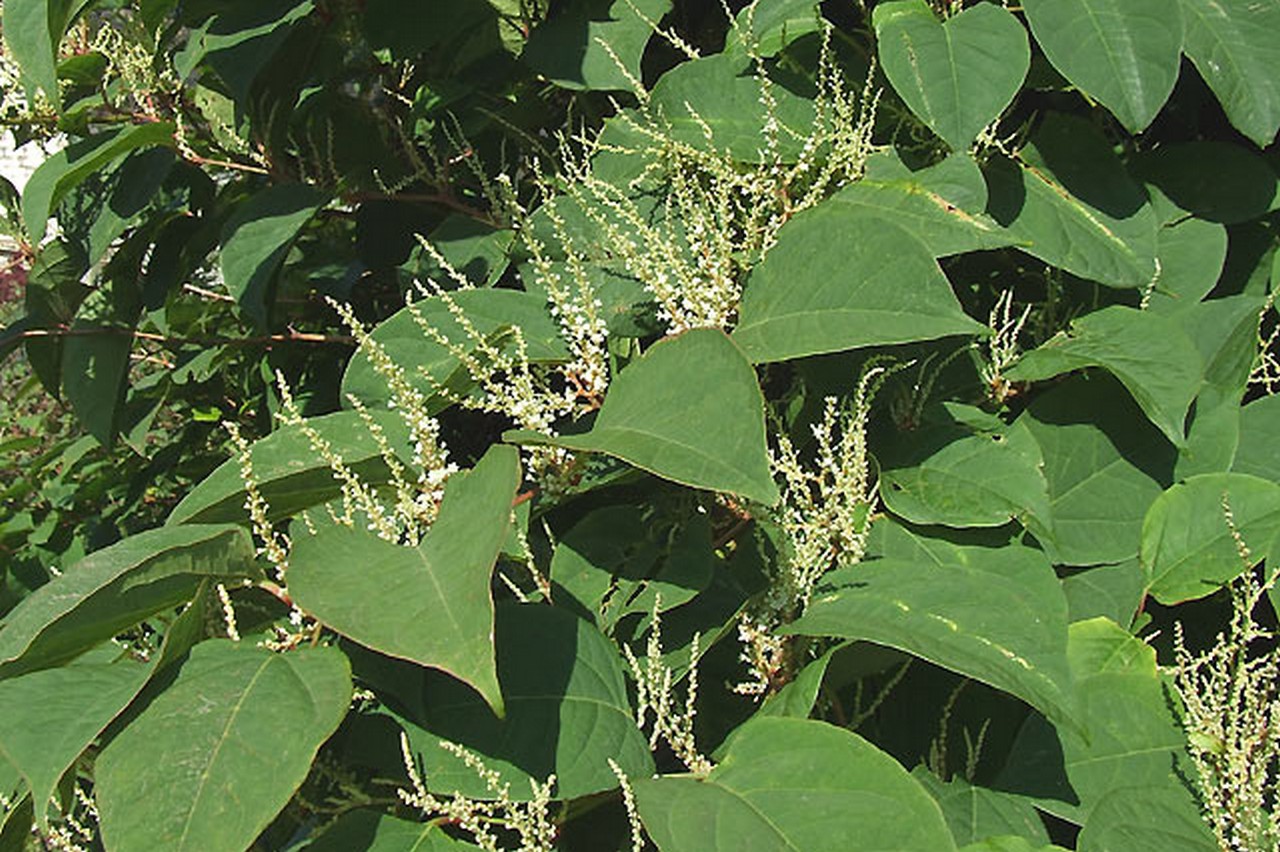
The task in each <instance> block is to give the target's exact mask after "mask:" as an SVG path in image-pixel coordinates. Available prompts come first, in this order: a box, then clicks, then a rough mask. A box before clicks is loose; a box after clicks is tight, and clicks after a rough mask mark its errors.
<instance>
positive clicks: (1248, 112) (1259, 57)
mask: <svg viewBox="0 0 1280 852" xmlns="http://www.w3.org/2000/svg"><path fill="white" fill-rule="evenodd" d="M1181 5H1182V13H1183V15H1184V16H1185V17H1186V23H1187V31H1186V35H1185V44H1184V46H1183V49H1184V50H1185V51H1186V53H1187V57H1188V58H1189V59H1190V60H1191V61H1192V62H1193V63H1195V66H1196V70H1197V71H1199V72H1200V76H1201V77H1203V78H1204V79H1205V82H1207V83H1208V84H1209V88H1211V89H1213V93H1214V94H1215V95H1217V96H1218V100H1219V101H1220V102H1221V103H1222V108H1223V109H1224V110H1226V113H1227V118H1228V119H1230V121H1231V123H1232V124H1233V125H1235V127H1236V129H1237V130H1239V131H1240V132H1241V133H1243V134H1244V135H1245V136H1247V137H1249V138H1250V139H1252V140H1253V141H1254V142H1256V143H1257V145H1258V147H1259V148H1265V147H1267V145H1269V144H1271V141H1272V140H1273V139H1275V136H1276V131H1277V129H1280V80H1277V79H1276V75H1275V74H1274V73H1273V69H1274V68H1275V67H1276V65H1277V63H1280V44H1277V43H1276V39H1275V34H1276V32H1277V31H1280V6H1276V4H1274V3H1255V2H1252V0H1182V2H1181Z"/></svg>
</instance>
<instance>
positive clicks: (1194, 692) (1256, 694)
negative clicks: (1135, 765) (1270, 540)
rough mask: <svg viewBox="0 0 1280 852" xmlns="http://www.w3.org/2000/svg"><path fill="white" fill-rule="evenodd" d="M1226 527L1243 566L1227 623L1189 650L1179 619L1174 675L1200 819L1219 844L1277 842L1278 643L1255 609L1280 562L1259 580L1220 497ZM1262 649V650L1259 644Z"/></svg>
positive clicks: (1251, 849) (1245, 846)
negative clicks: (1205, 643) (1207, 642)
mask: <svg viewBox="0 0 1280 852" xmlns="http://www.w3.org/2000/svg"><path fill="white" fill-rule="evenodd" d="M1223 511H1224V516H1225V520H1226V523H1227V527H1228V529H1229V530H1230V531H1231V534H1232V537H1233V538H1234V539H1235V541H1236V546H1237V549H1238V550H1239V551H1240V555H1241V560H1242V562H1243V563H1244V565H1245V566H1246V568H1247V569H1248V570H1246V571H1245V573H1244V574H1243V576H1241V578H1240V579H1239V580H1237V581H1236V582H1235V583H1234V584H1233V585H1232V587H1231V596H1232V602H1233V604H1234V606H1233V610H1232V617H1231V623H1230V625H1229V627H1228V629H1227V631H1226V632H1225V633H1220V634H1219V635H1218V637H1217V640H1216V642H1215V643H1214V644H1213V646H1212V647H1210V648H1209V649H1208V650H1206V651H1204V652H1203V653H1200V654H1193V653H1192V652H1191V651H1190V650H1188V648H1187V647H1186V644H1185V643H1184V641H1183V635H1182V625H1181V624H1176V625H1175V626H1174V627H1175V633H1174V648H1175V653H1176V662H1175V665H1174V666H1173V669H1172V671H1173V682H1174V686H1175V688H1176V690H1177V693H1178V696H1179V698H1181V700H1182V725H1183V729H1184V731H1185V732H1186V736H1187V745H1188V751H1189V752H1190V754H1191V760H1192V763H1193V764H1194V766H1195V769H1196V780H1197V782H1198V784H1197V786H1198V788H1199V794H1200V803H1201V808H1202V811H1203V815H1204V819H1205V822H1206V823H1207V824H1208V825H1209V827H1210V829H1212V831H1213V833H1214V836H1215V838H1216V839H1217V841H1218V845H1219V846H1220V847H1221V848H1222V849H1224V850H1236V852H1259V850H1276V849H1280V809H1277V803H1276V786H1277V782H1278V781H1280V730H1277V725H1280V648H1278V647H1277V646H1276V644H1275V640H1276V635H1275V634H1274V633H1273V632H1272V631H1270V630H1267V629H1266V628H1264V627H1263V626H1262V625H1261V624H1259V623H1258V621H1257V619H1256V617H1255V615H1254V613H1255V612H1256V610H1257V608H1258V605H1259V604H1260V603H1261V602H1262V599H1263V597H1264V596H1265V595H1266V594H1267V592H1268V590H1269V589H1270V588H1271V587H1272V586H1274V585H1275V583H1276V578H1277V575H1280V568H1277V567H1275V566H1268V567H1267V576H1266V578H1265V579H1263V580H1259V579H1258V578H1257V577H1256V576H1255V574H1254V573H1253V570H1252V565H1253V562H1254V559H1253V557H1252V555H1251V554H1250V552H1249V549H1248V547H1247V545H1246V544H1245V542H1244V540H1243V539H1242V538H1241V537H1240V534H1239V531H1238V530H1237V529H1236V526H1235V521H1234V518H1233V517H1232V515H1231V507H1230V505H1229V504H1228V503H1227V502H1226V500H1225V498H1224V501H1223ZM1260 649H1263V650H1260Z"/></svg>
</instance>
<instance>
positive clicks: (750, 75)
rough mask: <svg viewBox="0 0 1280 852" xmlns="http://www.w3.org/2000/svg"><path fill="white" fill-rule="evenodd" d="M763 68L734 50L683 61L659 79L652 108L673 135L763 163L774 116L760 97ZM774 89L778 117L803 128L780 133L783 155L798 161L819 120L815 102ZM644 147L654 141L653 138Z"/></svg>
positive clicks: (785, 123)
mask: <svg viewBox="0 0 1280 852" xmlns="http://www.w3.org/2000/svg"><path fill="white" fill-rule="evenodd" d="M757 73H758V72H757V70H756V68H755V65H754V63H753V62H752V61H751V60H748V59H746V58H744V57H743V56H741V55H735V54H733V53H721V54H716V55H715V56H706V57H703V58H702V59H696V60H692V61H689V62H682V63H680V64H679V65H677V66H676V67H674V68H672V69H671V70H670V71H668V72H667V73H665V74H663V75H662V76H661V77H660V78H659V79H658V82H657V83H656V84H654V87H653V93H652V94H651V96H650V98H649V108H650V110H652V111H654V112H655V113H656V114H658V115H660V116H661V117H662V120H663V122H664V123H665V124H666V125H667V131H668V132H669V133H670V134H671V136H672V138H674V139H677V140H679V141H681V142H684V143H686V144H688V145H691V146H693V147H694V148H700V149H702V150H706V151H711V152H714V153H717V154H719V153H722V152H725V151H727V152H728V153H729V154H730V156H732V157H733V158H734V159H735V160H739V161H741V162H744V163H758V162H760V161H761V158H762V157H764V156H766V155H765V154H764V153H763V151H764V149H765V144H764V137H763V135H762V132H761V128H762V127H764V126H765V124H766V122H767V121H768V120H769V116H768V114H767V112H766V110H765V107H764V106H763V105H762V104H761V103H760V100H761V94H760V81H759V79H758V78H757V77H756V76H755V75H756V74H757ZM770 92H771V93H772V96H773V99H774V103H775V108H774V112H773V115H774V117H775V118H776V119H777V121H778V122H779V123H780V124H781V125H782V126H783V127H786V128H790V129H791V130H793V131H796V132H797V133H798V134H800V135H799V137H798V138H797V137H796V136H793V135H792V134H790V133H787V132H785V131H783V132H780V133H779V134H778V153H779V155H780V156H781V157H782V158H783V159H784V160H786V161H793V160H794V159H795V158H796V157H798V156H799V154H800V150H801V148H802V146H803V136H804V134H807V133H808V132H809V130H810V128H811V127H812V125H813V122H814V110H813V103H812V102H811V101H809V100H806V99H805V98H802V97H800V96H799V95H796V94H794V93H792V92H791V91H790V90H789V89H787V88H786V87H785V86H780V85H777V84H775V85H773V86H772V87H771V88H770ZM623 126H624V127H625V124H624V125H623ZM707 128H710V130H711V138H710V139H708V138H707ZM641 147H648V140H645V141H644V144H642V145H641Z"/></svg>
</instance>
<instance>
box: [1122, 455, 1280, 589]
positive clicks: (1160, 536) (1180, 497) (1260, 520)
mask: <svg viewBox="0 0 1280 852" xmlns="http://www.w3.org/2000/svg"><path fill="white" fill-rule="evenodd" d="M1272 475H1273V476H1274V475H1275V472H1274V471H1273V472H1272ZM1228 508H1229V511H1230V517H1228V514H1227V513H1228ZM1277 532H1280V484H1277V483H1276V482H1274V481H1271V480H1267V479H1260V478H1258V477H1256V476H1249V475H1247V474H1242V473H1215V474H1205V475H1202V476H1193V477H1191V478H1190V479H1188V480H1187V481H1186V482H1181V483H1179V484H1177V485H1175V486H1173V487H1172V488H1170V489H1169V490H1168V491H1166V492H1165V493H1164V494H1161V495H1160V497H1159V499H1157V500H1156V501H1155V503H1153V504H1152V506H1151V509H1150V510H1149V511H1148V512H1147V517H1146V520H1145V521H1144V523H1143V525H1142V564H1143V567H1144V568H1145V569H1146V570H1147V571H1148V572H1149V577H1150V586H1151V589H1150V591H1151V594H1152V595H1153V596H1155V598H1156V600H1158V601H1160V602H1161V603H1163V604H1166V605H1168V604H1175V603H1179V602H1181V601H1184V600H1190V599H1193V598H1200V597H1204V596H1205V595H1209V594H1213V593H1214V592H1215V591H1217V590H1218V589H1219V588H1221V587H1222V585H1223V584H1225V583H1228V582H1230V581H1231V580H1233V579H1235V578H1236V577H1238V576H1240V574H1242V573H1244V572H1245V571H1247V570H1248V569H1249V568H1251V567H1253V563H1256V562H1257V561H1258V560H1260V559H1262V557H1263V556H1265V555H1266V551H1265V548H1266V547H1267V546H1268V545H1269V544H1270V542H1271V539H1272V538H1273V537H1274V536H1275V535H1276V534H1277ZM1237 537H1238V539H1237ZM1241 543H1243V544H1244V545H1245V546H1246V547H1250V548H1251V549H1252V554H1251V557H1250V558H1249V559H1245V558H1244V556H1243V554H1242V552H1241V550H1240V544H1241Z"/></svg>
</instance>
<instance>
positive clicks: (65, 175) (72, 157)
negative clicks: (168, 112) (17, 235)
mask: <svg viewBox="0 0 1280 852" xmlns="http://www.w3.org/2000/svg"><path fill="white" fill-rule="evenodd" d="M7 11H8V10H7V9H6V12H7ZM172 144H173V125H172V124H169V123H168V122H151V123H148V124H129V125H124V126H123V127H119V128H117V129H115V130H108V131H104V132H102V133H97V134H94V135H92V136H89V137H87V138H85V139H81V140H80V141H79V142H73V143H72V144H70V145H68V146H67V147H66V148H64V149H63V150H61V151H59V152H58V153H56V154H54V155H53V156H51V157H49V158H48V159H46V160H45V161H44V162H43V163H41V164H40V167H39V168H37V169H36V170H35V172H33V173H32V175H31V177H30V179H28V180H27V185H26V188H24V189H23V191H22V221H23V222H25V223H26V226H27V233H28V234H29V235H30V236H31V239H32V241H33V242H38V241H39V240H40V239H41V238H42V237H43V236H44V233H45V228H46V226H47V225H48V222H49V217H50V216H51V215H52V212H53V209H54V207H56V206H57V204H58V202H60V201H61V200H62V199H63V198H64V197H65V196H66V194H67V193H68V192H69V191H70V190H71V189H72V188H73V187H75V186H77V185H78V184H79V183H80V182H81V181H83V180H84V179H85V178H87V177H88V176H89V175H91V174H93V173H94V172H96V171H98V170H100V169H102V168H104V167H106V166H107V165H109V164H110V163H112V162H113V161H115V160H117V159H119V158H120V157H123V156H124V155H125V154H128V153H129V152H130V151H136V150H137V149H139V148H146V147H150V146H153V145H172Z"/></svg>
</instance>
